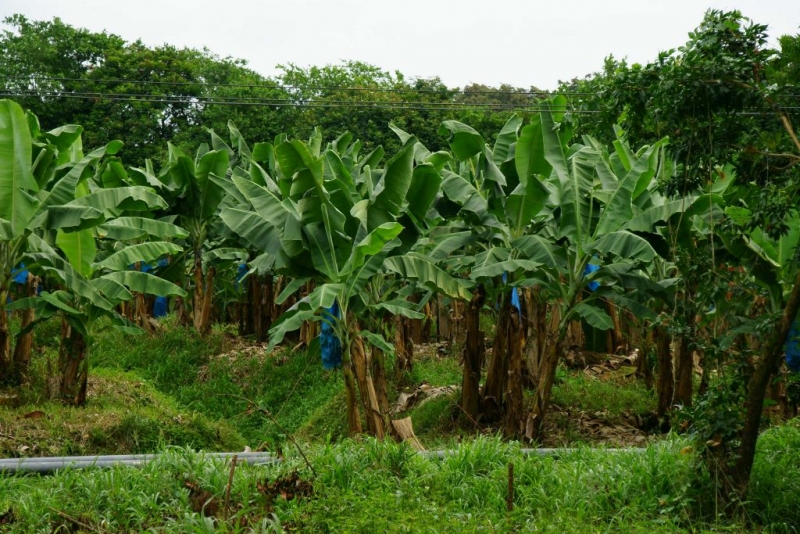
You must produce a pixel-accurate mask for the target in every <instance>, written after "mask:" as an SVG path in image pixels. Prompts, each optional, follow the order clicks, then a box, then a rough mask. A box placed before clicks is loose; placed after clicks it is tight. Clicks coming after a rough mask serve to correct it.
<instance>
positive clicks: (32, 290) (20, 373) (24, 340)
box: [14, 273, 39, 383]
mask: <svg viewBox="0 0 800 534" xmlns="http://www.w3.org/2000/svg"><path fill="white" fill-rule="evenodd" d="M38 285H39V279H38V278H36V277H35V276H33V275H32V274H30V273H28V282H27V284H26V286H25V287H26V291H25V293H26V296H28V297H35V296H36V289H37V287H38ZM34 318H35V317H34V311H33V308H28V309H27V310H23V311H22V324H21V325H20V330H25V329H26V328H28V327H29V326H30V325H31V323H33V320H34ZM32 348H33V332H32V331H30V332H27V333H25V334H22V335H21V336H19V337H18V338H17V344H16V346H15V347H14V377H15V380H16V381H17V382H18V383H19V382H23V381H24V380H25V379H26V378H27V376H28V369H29V368H30V363H31V349H32Z"/></svg>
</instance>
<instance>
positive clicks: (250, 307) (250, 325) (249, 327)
mask: <svg viewBox="0 0 800 534" xmlns="http://www.w3.org/2000/svg"><path fill="white" fill-rule="evenodd" d="M253 278H254V276H250V277H249V278H247V279H246V280H245V281H244V282H242V281H240V282H239V283H240V284H241V285H240V286H239V288H240V291H239V335H240V336H249V335H250V334H254V333H255V330H256V327H255V324H254V322H253V318H254V317H255V310H254V308H255V306H256V304H255V295H254V293H255V292H256V291H257V288H256V287H254V282H253Z"/></svg>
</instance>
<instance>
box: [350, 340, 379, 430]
mask: <svg viewBox="0 0 800 534" xmlns="http://www.w3.org/2000/svg"><path fill="white" fill-rule="evenodd" d="M350 359H351V361H352V365H353V370H354V371H355V376H356V381H357V383H358V389H359V393H360V394H361V403H362V405H363V406H364V412H365V415H366V420H367V432H369V433H370V434H372V435H373V436H375V437H377V438H378V439H383V438H384V433H385V432H384V430H385V429H384V424H383V415H382V413H381V408H380V404H379V403H378V395H377V393H376V392H375V384H374V382H373V380H372V375H371V373H370V371H369V369H370V367H371V365H370V362H369V358H368V357H367V353H366V351H365V350H364V342H363V340H362V339H361V336H360V335H359V334H358V326H354V328H353V333H352V334H351V338H350Z"/></svg>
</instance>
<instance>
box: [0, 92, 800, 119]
mask: <svg viewBox="0 0 800 534" xmlns="http://www.w3.org/2000/svg"><path fill="white" fill-rule="evenodd" d="M0 96H3V97H11V98H20V97H40V98H43V97H52V98H69V99H75V100H91V101H95V102H97V101H108V102H122V103H125V102H129V103H156V104H187V105H193V106H210V105H214V106H252V107H295V108H344V109H384V110H416V111H497V112H500V111H509V112H514V111H516V112H521V113H538V112H540V111H548V110H549V109H550V108H546V107H544V106H535V105H533V106H520V105H519V104H503V103H482V104H467V103H463V102H414V101H406V100H396V101H383V102H381V101H378V102H375V101H358V100H321V101H314V100H311V101H297V100H293V99H289V98H286V99H258V98H249V97H242V98H237V97H230V98H227V99H224V100H223V99H219V98H217V97H194V96H192V97H187V96H169V95H167V96H154V95H147V94H136V93H119V94H115V93H77V92H69V93H66V92H57V91H49V92H44V91H32V90H29V91H21V92H20V91H18V92H13V91H0ZM782 109H783V110H788V111H796V110H800V106H788V107H786V106H785V107H783V108H782ZM568 112H569V113H572V114H576V115H582V114H596V113H602V110H597V109H581V108H573V109H569V110H568ZM776 113H779V112H778V111H758V110H749V111H748V110H742V111H740V112H738V113H737V115H741V116H765V115H774V114H776Z"/></svg>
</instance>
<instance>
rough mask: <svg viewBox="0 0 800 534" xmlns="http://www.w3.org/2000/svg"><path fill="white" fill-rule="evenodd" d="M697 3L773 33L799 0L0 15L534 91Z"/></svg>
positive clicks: (81, 2)
mask: <svg viewBox="0 0 800 534" xmlns="http://www.w3.org/2000/svg"><path fill="white" fill-rule="evenodd" d="M708 8H718V9H739V10H740V11H742V12H743V14H744V15H745V16H747V17H750V18H751V19H752V20H753V21H755V22H757V23H759V24H767V25H769V33H770V35H771V36H772V37H777V36H779V35H783V34H786V33H791V34H797V33H798V32H800V29H798V26H800V0H736V1H718V0H669V1H666V0H567V1H558V0H555V1H554V0H548V1H546V2H543V1H541V0H493V1H486V2H470V1H468V0H461V1H456V0H405V1H403V2H399V1H396V0H293V1H292V0H289V1H287V0H283V1H280V2H278V1H274V0H262V1H254V0H251V1H245V0H158V1H156V0H129V1H124V2H121V1H112V0H0V15H2V17H5V16H8V15H11V14H14V13H22V14H24V15H26V16H27V17H28V18H29V19H32V20H49V19H52V18H53V17H60V18H61V19H62V20H64V21H65V22H66V23H68V24H71V25H73V26H78V27H83V28H88V29H90V30H93V31H102V30H106V31H108V32H110V33H115V34H117V35H120V36H122V37H123V38H124V39H126V40H129V41H134V40H136V39H141V40H142V41H143V42H144V43H146V44H148V45H151V46H156V45H161V44H164V43H168V44H172V45H176V46H179V47H183V46H186V47H192V48H203V47H207V48H208V49H209V50H211V51H212V52H214V53H216V54H218V55H221V56H233V57H237V58H242V59H245V60H247V62H248V64H249V66H250V67H251V68H252V69H253V70H256V71H258V72H260V73H261V74H264V75H272V74H275V73H276V68H275V66H276V65H278V64H280V63H295V64H298V65H301V66H308V65H325V64H329V63H338V62H339V61H340V60H345V59H353V60H360V61H365V62H367V63H371V64H374V65H377V66H379V67H381V68H383V69H386V70H389V71H394V70H399V71H401V72H402V73H403V74H405V75H406V76H409V77H425V78H427V77H432V76H439V77H440V78H441V79H442V81H443V82H444V83H445V84H447V85H448V86H451V87H462V86H464V85H466V84H468V83H471V82H477V83H484V84H487V85H499V84H501V83H509V84H512V85H514V86H518V87H525V88H527V87H530V86H535V87H538V88H540V89H553V88H555V86H556V84H557V82H558V80H568V79H572V78H574V77H576V76H578V77H582V76H584V75H586V74H589V73H591V72H594V71H597V70H599V69H600V68H601V67H602V64H603V58H604V57H606V56H607V55H609V54H613V55H614V56H615V57H617V58H622V57H627V58H628V60H629V61H630V62H640V63H644V62H647V61H650V60H652V59H654V58H655V56H656V54H658V52H659V51H661V50H666V49H669V48H674V47H677V46H680V45H681V44H683V43H684V42H685V41H686V39H687V33H688V32H689V31H691V30H692V29H694V28H695V27H696V26H697V25H698V24H699V23H700V22H701V20H702V18H703V13H704V12H705V11H706V9H708ZM2 17H0V18H2Z"/></svg>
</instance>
